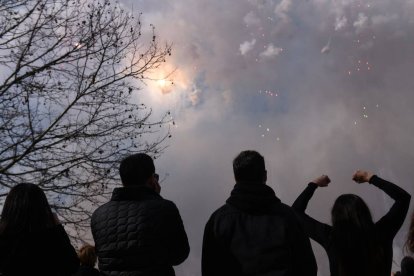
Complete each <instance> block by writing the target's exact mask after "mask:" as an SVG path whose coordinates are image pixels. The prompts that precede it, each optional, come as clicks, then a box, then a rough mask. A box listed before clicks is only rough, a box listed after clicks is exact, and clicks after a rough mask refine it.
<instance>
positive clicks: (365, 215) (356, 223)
mask: <svg viewBox="0 0 414 276" xmlns="http://www.w3.org/2000/svg"><path fill="white" fill-rule="evenodd" d="M332 224H333V227H335V226H340V227H341V226H344V225H349V226H353V227H357V228H363V227H366V226H369V227H371V226H372V225H373V224H374V222H373V221H372V216H371V212H370V210H369V208H368V206H367V204H366V203H365V201H364V200H363V199H362V198H360V197H359V196H357V195H353V194H344V195H341V196H339V197H338V198H337V199H336V201H335V203H334V206H333V207H332Z"/></svg>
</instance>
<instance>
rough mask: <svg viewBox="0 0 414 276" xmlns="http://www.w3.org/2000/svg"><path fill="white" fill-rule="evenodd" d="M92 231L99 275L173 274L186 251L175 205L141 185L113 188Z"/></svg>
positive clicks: (93, 218)
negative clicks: (110, 196)
mask: <svg viewBox="0 0 414 276" xmlns="http://www.w3.org/2000/svg"><path fill="white" fill-rule="evenodd" d="M91 226H92V235H93V238H94V240H95V249H96V253H97V255H98V259H99V270H100V272H101V274H103V275H174V270H173V268H172V266H175V265H178V264H180V263H182V262H183V261H184V260H185V259H186V258H187V256H188V253H189V251H190V249H189V245H188V240H187V235H186V233H185V230H184V226H183V222H182V220H181V217H180V214H179V212H178V209H177V207H176V206H175V204H174V203H173V202H171V201H169V200H165V199H163V198H162V197H161V196H160V195H159V194H157V193H155V192H154V191H153V190H151V189H149V188H147V187H144V186H130V187H122V188H116V189H115V190H114V192H113V194H112V198H111V201H109V202H108V203H106V204H104V205H102V206H101V207H99V208H98V209H97V210H96V211H95V212H94V214H93V215H92V222H91Z"/></svg>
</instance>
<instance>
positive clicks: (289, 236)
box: [202, 183, 317, 276]
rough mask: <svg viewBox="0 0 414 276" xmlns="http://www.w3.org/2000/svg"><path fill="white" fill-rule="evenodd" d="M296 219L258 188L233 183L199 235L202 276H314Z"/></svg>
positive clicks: (271, 193) (263, 187) (263, 188)
mask: <svg viewBox="0 0 414 276" xmlns="http://www.w3.org/2000/svg"><path fill="white" fill-rule="evenodd" d="M316 274H317V266H316V261H315V257H314V255H313V251H312V248H311V244H310V241H309V238H308V237H307V236H306V235H305V232H304V230H303V229H302V226H301V225H300V223H299V220H298V218H297V217H296V214H295V213H294V211H293V209H292V208H290V207H289V206H287V205H285V204H283V203H281V201H280V200H279V199H278V198H277V197H276V195H275V193H274V191H273V190H272V188H270V187H269V186H267V185H264V184H262V183H237V184H236V185H235V186H234V189H233V191H232V192H231V196H230V198H229V199H227V201H226V204H225V205H224V206H222V207H221V208H219V209H218V210H217V211H216V212H214V213H213V215H212V216H211V217H210V219H209V221H208V222H207V225H206V227H205V230H204V240H203V252H202V275H203V276H259V275H260V276H316Z"/></svg>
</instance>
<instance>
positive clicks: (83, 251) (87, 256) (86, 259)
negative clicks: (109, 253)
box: [78, 244, 96, 267]
mask: <svg viewBox="0 0 414 276" xmlns="http://www.w3.org/2000/svg"><path fill="white" fill-rule="evenodd" d="M78 257H79V261H80V263H81V264H82V265H85V266H90V267H94V266H95V264H96V253H95V247H94V246H92V245H90V244H85V245H84V246H82V247H81V248H80V249H79V253H78Z"/></svg>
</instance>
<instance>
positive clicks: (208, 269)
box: [201, 214, 242, 276]
mask: <svg viewBox="0 0 414 276" xmlns="http://www.w3.org/2000/svg"><path fill="white" fill-rule="evenodd" d="M214 221H215V214H213V215H212V216H211V218H210V219H209V221H208V222H207V224H206V227H205V228H204V236H203V249H202V255H201V275H202V276H227V275H241V274H242V272H241V271H240V270H239V269H240V265H239V263H238V261H237V260H236V259H235V257H234V256H233V254H231V253H230V251H229V247H228V245H226V243H227V241H225V240H223V239H222V238H220V237H218V236H217V234H216V233H215V230H214V227H215V226H214ZM236 270H237V271H236Z"/></svg>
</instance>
